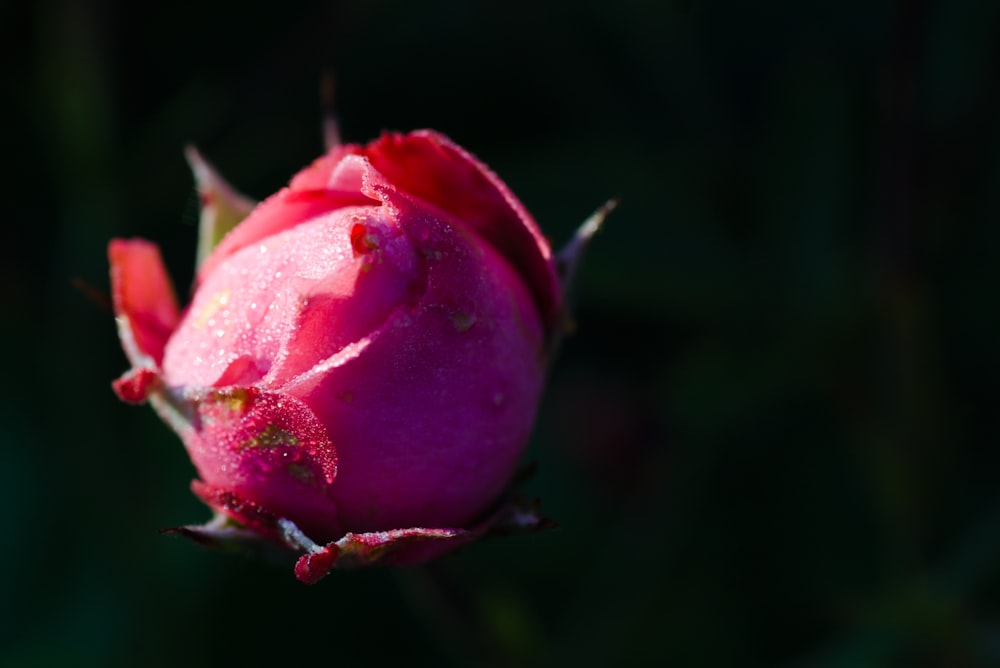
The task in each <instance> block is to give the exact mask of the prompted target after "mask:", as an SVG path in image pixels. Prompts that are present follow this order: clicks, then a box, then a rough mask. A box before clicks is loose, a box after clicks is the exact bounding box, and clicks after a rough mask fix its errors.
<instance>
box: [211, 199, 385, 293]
mask: <svg viewBox="0 0 1000 668" xmlns="http://www.w3.org/2000/svg"><path fill="white" fill-rule="evenodd" d="M364 204H372V201H371V199H369V198H368V197H366V196H365V195H364V194H362V193H359V192H350V191H340V190H291V189H288V188H285V189H284V190H281V191H279V192H278V193H277V194H275V195H272V196H271V197H269V198H267V199H266V200H264V201H263V202H261V203H260V204H259V205H257V208H256V209H254V210H253V213H251V214H250V215H249V216H248V217H247V218H246V220H244V221H243V222H242V223H240V224H239V225H238V226H237V227H236V228H235V229H234V230H233V231H232V232H230V233H229V234H227V235H226V236H225V238H223V239H222V241H221V242H220V243H219V245H218V246H216V247H215V250H214V251H213V252H212V254H211V255H209V256H208V258H207V259H206V260H205V262H204V263H203V264H202V265H201V266H200V267H199V268H198V280H197V283H198V284H200V283H201V282H202V281H203V280H204V279H205V277H206V276H209V275H210V274H211V273H212V271H213V270H215V268H216V267H217V266H218V265H219V264H220V263H221V262H222V261H223V260H225V259H226V258H227V257H229V256H230V255H232V254H233V253H235V252H237V251H238V250H240V249H242V248H246V247H247V246H250V245H252V244H255V243H257V242H259V241H262V240H264V239H266V238H267V237H269V236H271V235H274V234H277V233H278V232H281V231H283V230H288V229H291V228H293V227H295V226H296V225H299V224H300V223H304V222H306V221H308V220H311V219H313V218H315V217H316V216H319V215H321V214H324V213H327V212H329V211H333V210H334V209H339V208H342V207H347V206H358V205H364Z"/></svg>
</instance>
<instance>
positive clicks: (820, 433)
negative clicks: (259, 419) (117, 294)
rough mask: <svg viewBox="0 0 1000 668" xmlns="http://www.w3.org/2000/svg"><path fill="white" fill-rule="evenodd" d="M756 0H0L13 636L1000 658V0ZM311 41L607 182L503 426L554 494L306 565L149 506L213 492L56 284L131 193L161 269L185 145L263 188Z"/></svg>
mask: <svg viewBox="0 0 1000 668" xmlns="http://www.w3.org/2000/svg"><path fill="white" fill-rule="evenodd" d="M756 4H758V3H749V2H746V3H744V2H722V1H718V2H695V1H689V2H681V1H676V2H674V1H670V2H654V1H653V0H615V1H614V2H601V3H598V2H542V3H539V2H529V1H527V0H507V1H505V2H499V1H494V2H481V3H475V2H459V1H455V2H447V1H445V0H438V1H437V2H427V3H419V2H407V1H406V0H380V1H376V2H360V1H355V2H341V3H334V2H330V3H296V2H283V3H273V2H272V3H242V4H241V5H240V6H239V7H238V9H237V8H236V7H231V8H223V7H221V6H212V5H209V6H206V5H205V4H203V3H201V2H193V1H190V0H187V1H181V2H158V3H138V2H125V1H124V0H118V1H113V0H103V1H101V0H86V1H79V0H41V1H38V2H33V3H29V2H19V3H12V2H9V1H8V2H5V3H2V4H0V30H2V34H0V37H2V39H0V74H2V89H3V91H4V95H3V99H2V102H3V103H2V105H0V122H2V126H0V127H2V131H3V139H2V144H0V145H2V146H3V156H2V158H3V159H2V164H3V166H4V167H3V169H4V178H3V179H2V183H3V186H2V188H3V191H2V192H3V205H4V208H3V214H2V224H0V300H2V312H0V313H2V315H0V336H2V338H0V356H2V357H0V359H2V360H3V363H2V368H3V371H2V373H3V382H2V389H0V392H2V394H0V425H2V428H0V439H2V440H0V444H2V451H0V452H2V456H3V459H2V464H0V665H3V666H47V665H67V666H77V665H79V666H136V665H150V666H161V665H162V666H171V667H176V666H190V667H191V668H194V667H196V666H208V665H234V666H249V665H263V664H265V663H272V664H275V665H304V664H306V663H307V662H308V663H310V664H312V665H326V666H337V665H352V666H362V665H364V666H367V665H379V664H381V663H383V662H389V661H393V662H395V663H397V664H405V665H529V666H530V665H540V666H547V665H567V666H590V665H593V666H611V665H651V664H654V663H657V662H660V663H661V664H662V665H673V666H715V665H719V666H980V665H1000V466H998V464H1000V452H998V450H997V445H998V443H997V431H998V424H997V422H998V420H997V409H996V399H992V400H991V399H989V396H992V395H990V394H989V393H990V392H991V390H990V388H991V387H993V386H994V385H995V384H996V376H997V372H998V370H1000V369H998V356H997V352H996V345H997V342H998V340H1000V321H998V308H997V307H998V304H997V297H996V290H997V288H998V287H1000V281H998V275H997V274H998V262H997V260H998V253H997V244H998V243H1000V90H998V87H997V83H998V82H1000V30H998V28H1000V4H998V3H987V2H972V1H969V2H945V1H943V0H942V1H939V2H929V1H928V2H912V3H911V2H874V3H873V2H863V1H860V0H855V1H853V2H852V1H840V2H822V3H798V2H791V1H787V2H777V3H762V4H764V5H766V8H762V7H756V8H751V5H756ZM331 66H332V67H335V69H336V73H337V82H338V93H339V107H340V111H341V117H342V122H343V130H344V134H345V136H346V137H347V138H348V139H349V140H353V141H366V140H368V139H370V138H373V137H375V136H376V135H377V133H378V132H379V131H381V130H382V129H383V128H392V129H401V130H406V129H411V128H416V127H433V128H436V129H438V130H441V131H443V132H445V133H446V134H448V135H450V136H451V137H453V138H454V139H455V140H456V141H458V142H459V143H461V144H463V145H464V146H467V147H468V148H469V149H470V150H472V151H473V152H475V153H477V154H478V155H479V156H480V157H482V158H483V159H484V160H485V161H487V162H488V163H489V164H490V165H491V166H492V167H493V168H494V169H495V170H496V171H497V172H498V173H499V174H500V175H501V176H502V177H503V178H504V179H505V180H506V181H507V182H508V183H509V184H510V186H511V187H512V189H513V190H514V191H515V192H516V193H518V194H519V195H520V197H521V198H522V199H523V200H524V202H525V203H526V204H527V206H528V208H529V209H530V210H532V211H533V212H534V213H535V215H536V217H537V219H538V220H539V222H540V224H541V226H542V227H543V228H544V229H545V231H546V233H547V234H549V235H550V237H551V238H552V239H553V240H555V241H556V242H557V243H560V242H562V241H563V240H565V239H566V238H567V237H568V235H569V234H570V232H571V230H572V229H573V228H574V227H575V225H576V224H578V223H579V222H580V221H581V220H582V219H583V218H585V217H586V216H587V215H588V214H589V213H590V212H591V211H592V210H593V209H595V208H596V207H597V206H598V205H599V204H601V203H602V202H603V201H604V199H606V198H607V197H609V196H611V195H618V196H620V197H621V198H622V206H621V208H620V209H619V211H618V212H616V213H615V214H614V216H613V218H612V219H611V221H610V222H609V224H608V226H607V229H606V231H605V232H604V233H603V234H602V235H601V236H600V237H599V239H598V241H597V243H596V244H595V245H594V247H593V250H592V254H591V255H590V257H589V262H588V263H587V265H586V267H585V272H584V276H583V280H582V284H581V290H580V298H579V310H578V324H579V330H578V333H577V334H576V335H575V336H574V337H573V338H572V339H571V340H570V341H568V343H567V344H566V345H565V346H564V349H563V351H562V356H561V358H560V360H559V361H558V363H557V364H556V366H555V368H554V371H553V374H552V380H551V383H550V386H549V388H548V392H547V395H546V399H545V402H544V404H543V406H542V410H541V415H540V419H539V424H538V429H537V431H536V434H535V437H534V440H533V442H532V444H531V446H530V449H529V452H528V454H527V456H526V461H528V460H531V461H537V462H538V464H539V472H538V474H537V476H536V477H535V479H534V480H533V481H531V482H530V483H529V485H528V491H529V492H530V493H531V494H533V495H538V496H540V497H541V498H542V501H543V508H544V510H545V511H546V512H547V514H548V515H550V516H551V517H554V518H556V519H557V520H558V521H559V522H560V525H561V528H559V529H558V530H554V531H550V532H548V533H543V534H536V535H530V536H523V537H516V538H510V539H505V540H496V541H491V542H486V543H481V544H478V545H474V546H471V547H469V548H467V549H465V550H463V551H462V552H461V553H459V554H457V555H454V556H451V557H448V558H445V559H443V560H441V561H439V562H437V563H436V564H434V565H433V566H431V567H430V568H424V569H409V570H404V571H400V572H392V571H371V572H354V573H350V572H343V573H342V572H336V573H334V574H333V575H331V576H330V577H328V578H327V579H326V580H324V581H323V582H322V583H320V584H319V585H317V586H315V587H305V586H303V585H300V584H298V583H297V582H296V581H295V580H294V579H293V577H292V574H291V571H290V570H289V569H287V568H283V567H282V568H278V567H274V566H271V565H268V564H266V563H261V562H255V561H248V560H244V559H241V558H237V557H230V556H226V555H223V554H218V553H214V552H210V551H207V550H203V549H200V548H198V547H196V546H194V545H191V544H188V543H186V542H183V541H181V540H179V539H172V538H168V537H161V536H159V535H158V534H157V529H159V528H161V527H168V526H174V525H177V524H183V523H189V522H197V521H201V520H204V519H206V518H207V517H208V512H207V511H206V510H205V509H204V508H203V507H202V506H201V505H200V504H199V503H198V502H197V501H196V500H195V499H194V498H193V497H192V496H191V495H190V493H189V492H188V482H189V480H190V479H191V477H192V476H193V469H192V467H191V466H190V464H189V463H188V461H187V459H186V457H185V455H184V452H183V449H182V448H181V445H180V443H179V441H177V440H176V439H175V438H174V437H173V436H172V434H171V433H170V432H169V431H168V430H167V429H166V428H165V427H164V426H162V425H161V424H159V423H158V422H157V420H156V418H155V417H154V415H153V413H152V411H150V410H149V409H140V408H131V407H127V406H125V405H123V404H120V403H119V402H118V401H117V400H116V399H115V398H114V396H113V395H112V393H111V391H110V388H109V382H110V380H111V379H112V378H114V377H115V376H116V375H117V374H119V373H120V372H122V371H123V370H124V369H125V368H126V364H125V359H124V356H123V355H122V353H121V351H120V349H119V347H118V343H117V340H116V335H115V331H114V327H113V323H112V318H111V316H110V314H109V313H108V312H107V311H105V310H103V309H102V307H101V306H100V305H99V301H100V300H99V299H98V300H97V301H96V302H95V301H94V300H92V299H89V298H88V297H87V296H86V295H85V292H86V291H87V290H86V289H84V290H80V289H77V288H75V287H74V284H76V285H78V286H79V285H84V286H92V288H93V289H96V291H97V292H98V293H106V291H107V277H106V275H107V268H106V261H105V247H106V243H107V240H108V239H109V238H110V237H112V236H116V235H119V236H121V235H127V236H131V235H137V236H143V237H146V238H149V239H153V240H156V241H157V242H159V243H160V244H161V245H162V247H163V249H164V253H165V257H166V260H167V263H168V265H169V267H170V269H171V272H172V273H173V275H174V277H175V280H176V282H177V283H178V285H180V286H182V289H183V286H185V285H187V283H188V277H189V276H190V275H191V271H192V264H193V258H194V241H195V234H196V230H195V222H196V220H197V209H196V198H195V196H194V193H193V190H192V186H191V177H190V175H189V173H188V171H187V167H186V165H185V164H184V162H183V159H182V153H181V149H182V146H183V145H184V143H185V142H188V141H193V142H196V143H197V144H198V145H199V146H200V147H201V149H202V150H203V151H204V153H205V154H206V155H207V156H208V157H209V158H210V159H211V160H212V161H214V162H215V163H216V164H217V165H218V167H219V168H220V169H221V170H222V171H223V172H224V173H225V174H227V175H228V176H229V178H230V179H231V180H232V181H233V182H234V183H235V184H237V185H238V186H239V187H241V188H242V189H243V190H245V191H246V192H248V193H249V194H251V195H253V196H255V197H258V198H259V197H264V196H266V195H268V194H269V193H271V192H273V191H274V190H276V189H277V188H278V187H280V186H281V185H282V184H283V183H284V182H285V181H286V180H287V179H288V177H289V176H290V175H291V174H292V173H293V172H295V171H296V170H298V169H299V168H300V167H302V166H303V165H305V164H306V163H307V162H309V161H310V160H312V159H313V158H314V157H315V156H316V155H317V154H318V153H319V152H320V133H319V123H318V118H319V105H318V101H317V100H318V92H317V91H318V81H319V78H320V75H321V73H322V72H323V71H324V70H325V69H327V68H329V67H331ZM91 291H93V290H91ZM992 391H994V392H995V390H992Z"/></svg>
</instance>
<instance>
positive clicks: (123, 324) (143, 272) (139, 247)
mask: <svg viewBox="0 0 1000 668" xmlns="http://www.w3.org/2000/svg"><path fill="white" fill-rule="evenodd" d="M108 259H109V261H110V263H111V297H112V302H113V304H114V309H115V315H116V316H117V317H118V319H119V327H120V333H121V336H122V345H123V347H124V348H125V352H126V354H128V356H129V361H131V362H132V364H133V365H135V366H142V365H143V364H144V362H148V361H152V362H153V363H154V364H156V365H159V364H160V363H161V362H162V361H163V349H164V347H165V346H166V344H167V339H168V338H169V337H170V334H171V333H172V332H173V331H174V329H175V328H176V327H177V323H178V321H179V320H180V310H179V309H178V307H177V298H176V297H175V296H174V290H173V287H172V285H171V283H170V277H169V276H167V270H166V268H164V266H163V259H162V258H161V257H160V249H159V248H157V246H156V244H153V243H150V242H148V241H145V240H143V239H114V240H112V241H111V243H110V244H109V246H108ZM144 357H146V358H149V360H144V359H143V358H144Z"/></svg>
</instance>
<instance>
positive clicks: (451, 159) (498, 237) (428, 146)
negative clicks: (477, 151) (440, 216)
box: [364, 130, 562, 331]
mask: <svg viewBox="0 0 1000 668" xmlns="http://www.w3.org/2000/svg"><path fill="white" fill-rule="evenodd" d="M364 154H365V155H366V156H367V157H368V159H369V160H370V161H371V164H372V166H373V167H375V169H377V170H378V171H379V172H381V173H382V174H383V175H384V176H385V178H386V180H387V181H388V182H389V183H391V184H392V185H393V186H394V187H396V188H398V189H399V190H401V191H404V192H406V193H408V194H410V195H413V196H416V197H418V198H420V199H422V200H424V201H426V202H429V203H430V204H432V205H433V206H435V207H437V208H439V209H441V210H442V211H445V212H447V213H448V214H450V215H452V216H454V217H455V218H456V219H458V220H461V221H462V222H463V223H465V224H467V225H468V226H469V227H470V228H471V229H472V230H473V231H474V232H475V233H476V234H478V235H479V236H480V237H482V238H483V239H484V240H486V242H487V243H489V244H490V245H492V246H493V247H494V248H495V249H496V250H497V251H499V252H500V254H501V255H502V256H503V257H504V258H506V260H507V261H508V262H510V264H511V265H512V266H513V267H514V268H515V269H516V270H517V272H518V273H519V274H520V275H521V277H522V278H523V279H524V281H525V283H526V285H527V286H528V289H529V290H530V291H531V294H532V295H533V297H534V299H535V302H536V303H537V304H538V308H539V312H540V313H541V314H542V319H543V321H544V322H545V323H546V326H547V327H548V328H549V329H550V331H551V330H553V329H556V328H558V327H560V325H561V323H560V322H559V321H560V318H561V312H562V291H561V289H560V286H559V280H558V277H557V276H556V271H555V264H554V261H553V258H552V250H551V248H550V247H549V243H548V241H546V239H545V237H544V235H543V234H542V232H541V230H540V229H539V228H538V225H537V224H536V223H535V221H534V219H533V218H532V217H531V215H530V214H529V213H528V211H527V210H526V209H525V208H524V205H523V204H521V202H520V201H519V200H518V199H517V197H515V196H514V194H513V193H512V192H511V191H510V190H509V189H508V188H507V186H506V185H505V184H504V183H503V181H501V180H500V178H499V177H498V176H497V175H496V174H494V173H493V172H492V171H490V170H489V168H487V167H486V165H484V164H483V163H481V162H480V161H479V160H477V159H476V158H475V157H473V156H472V154H470V153H468V152H467V151H465V150H464V149H462V148H461V147H459V146H458V145H457V144H455V143H454V142H452V141H451V140H450V139H448V138H447V137H445V136H444V135H442V134H439V133H437V132H434V131H432V130H420V131H417V132H413V133H410V134H406V135H403V134H397V133H386V134H384V135H383V136H382V137H381V138H380V139H378V140H376V141H374V142H372V143H371V144H369V145H368V146H366V147H365V149H364Z"/></svg>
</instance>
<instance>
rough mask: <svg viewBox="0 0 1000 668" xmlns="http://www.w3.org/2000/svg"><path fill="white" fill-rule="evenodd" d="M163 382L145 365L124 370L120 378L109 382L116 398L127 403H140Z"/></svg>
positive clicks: (158, 375)
mask: <svg viewBox="0 0 1000 668" xmlns="http://www.w3.org/2000/svg"><path fill="white" fill-rule="evenodd" d="M162 384H163V382H162V380H161V379H160V374H158V373H157V372H156V371H155V370H153V369H149V368H146V367H137V368H134V369H130V370H129V371H126V372H125V373H124V374H123V375H122V377H121V378H119V379H118V380H115V381H114V382H112V383H111V388H112V389H113V390H114V391H115V394H117V395H118V398H119V399H121V400H122V401H124V402H125V403H129V404H142V403H145V402H146V400H147V399H149V395H150V394H152V393H153V392H154V391H155V390H156V389H158V388H159V387H161V385H162Z"/></svg>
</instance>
